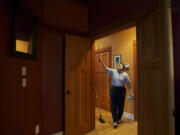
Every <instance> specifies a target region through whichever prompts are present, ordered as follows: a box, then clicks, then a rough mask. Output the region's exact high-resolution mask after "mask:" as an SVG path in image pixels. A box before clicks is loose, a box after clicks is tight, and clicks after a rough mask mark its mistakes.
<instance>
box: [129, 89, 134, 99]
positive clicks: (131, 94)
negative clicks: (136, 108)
mask: <svg viewBox="0 0 180 135" xmlns="http://www.w3.org/2000/svg"><path fill="white" fill-rule="evenodd" d="M129 95H130V96H131V97H134V93H133V91H132V89H130V94H129Z"/></svg>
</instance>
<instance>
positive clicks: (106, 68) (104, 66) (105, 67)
mask: <svg viewBox="0 0 180 135" xmlns="http://www.w3.org/2000/svg"><path fill="white" fill-rule="evenodd" d="M98 60H99V62H100V63H101V65H102V66H103V68H104V69H105V70H106V71H107V70H108V67H107V66H106V65H105V64H104V62H103V61H102V60H101V58H100V57H99V56H98Z"/></svg>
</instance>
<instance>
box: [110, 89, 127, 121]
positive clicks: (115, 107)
mask: <svg viewBox="0 0 180 135" xmlns="http://www.w3.org/2000/svg"><path fill="white" fill-rule="evenodd" d="M125 95H126V89H125V88H124V87H114V86H112V87H111V90H110V96H111V112H112V117H113V121H114V122H117V121H118V120H121V117H122V115H123V110H124V101H125Z"/></svg>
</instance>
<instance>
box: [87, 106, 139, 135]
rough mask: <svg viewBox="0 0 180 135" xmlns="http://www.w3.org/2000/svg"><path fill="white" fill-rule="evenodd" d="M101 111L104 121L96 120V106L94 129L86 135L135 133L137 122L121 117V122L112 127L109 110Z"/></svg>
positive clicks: (134, 134) (133, 134) (125, 134)
mask: <svg viewBox="0 0 180 135" xmlns="http://www.w3.org/2000/svg"><path fill="white" fill-rule="evenodd" d="M101 111H102V116H103V119H104V120H105V121H106V123H104V124H102V123H100V122H99V121H98V119H99V114H100V110H99V109H98V108H96V120H95V121H96V123H95V126H96V127H95V129H94V130H93V131H91V132H90V133H88V134H86V135H137V122H136V121H133V120H130V119H127V118H125V117H123V118H122V121H121V124H119V125H118V127H117V128H116V129H114V128H113V123H112V116H111V113H110V112H107V111H104V110H101Z"/></svg>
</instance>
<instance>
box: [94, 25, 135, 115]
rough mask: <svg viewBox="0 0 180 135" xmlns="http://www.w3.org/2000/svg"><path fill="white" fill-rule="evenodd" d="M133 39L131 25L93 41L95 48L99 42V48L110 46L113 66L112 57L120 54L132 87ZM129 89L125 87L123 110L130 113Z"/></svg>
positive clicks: (133, 34)
mask: <svg viewBox="0 0 180 135" xmlns="http://www.w3.org/2000/svg"><path fill="white" fill-rule="evenodd" d="M133 40H136V27H131V28H128V29H124V30H122V31H119V32H115V33H113V34H111V35H107V36H105V37H102V38H100V39H97V40H96V42H95V44H96V45H95V49H97V48H98V47H97V45H98V44H99V48H100V49H101V48H107V47H112V56H111V57H112V64H111V65H112V67H111V68H114V66H113V65H114V63H113V61H114V60H113V57H114V55H118V54H121V57H122V62H123V63H124V64H129V65H130V69H129V71H127V73H128V75H129V77H130V79H131V85H132V88H134V65H133ZM128 94H129V91H128V89H127V94H126V101H125V108H124V111H125V112H127V113H130V114H134V102H133V101H130V100H127V96H128Z"/></svg>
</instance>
